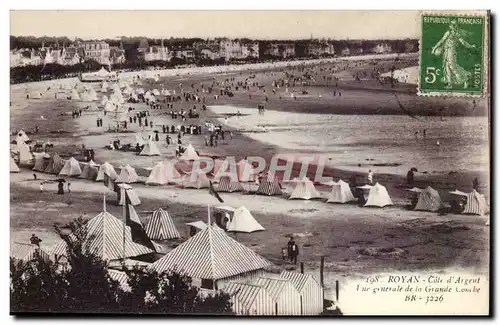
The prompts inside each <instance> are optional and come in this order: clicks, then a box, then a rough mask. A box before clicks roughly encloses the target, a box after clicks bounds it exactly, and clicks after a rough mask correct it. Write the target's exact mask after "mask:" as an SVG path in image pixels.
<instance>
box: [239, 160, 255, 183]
mask: <svg viewBox="0 0 500 325" xmlns="http://www.w3.org/2000/svg"><path fill="white" fill-rule="evenodd" d="M254 170H255V168H254V167H253V166H252V165H251V164H250V163H249V162H248V161H247V160H246V159H242V160H240V161H239V162H238V163H237V164H236V172H237V173H238V180H239V181H240V182H255V181H256V180H257V174H256V173H255V172H254Z"/></svg>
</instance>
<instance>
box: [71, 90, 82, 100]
mask: <svg viewBox="0 0 500 325" xmlns="http://www.w3.org/2000/svg"><path fill="white" fill-rule="evenodd" d="M71 99H72V100H81V98H80V95H78V92H77V91H76V89H73V90H72V91H71Z"/></svg>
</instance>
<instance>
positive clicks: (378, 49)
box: [372, 43, 392, 54]
mask: <svg viewBox="0 0 500 325" xmlns="http://www.w3.org/2000/svg"><path fill="white" fill-rule="evenodd" d="M372 52H373V53H377V54H384V53H391V52H392V46H391V45H390V44H387V43H381V44H377V45H376V46H375V47H374V48H373V50H372Z"/></svg>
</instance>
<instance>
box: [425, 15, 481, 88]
mask: <svg viewBox="0 0 500 325" xmlns="http://www.w3.org/2000/svg"><path fill="white" fill-rule="evenodd" d="M421 24H422V30H421V33H422V34H421V40H420V66H419V94H420V95H446V96H482V95H484V93H485V89H486V83H487V78H486V76H487V69H488V65H487V62H486V57H487V56H486V55H485V53H486V51H487V48H486V46H485V44H486V43H485V40H486V37H487V29H486V26H487V16H481V15H466V14H463V15H459V14H456V15H443V14H437V15H434V14H425V13H424V14H422V16H421Z"/></svg>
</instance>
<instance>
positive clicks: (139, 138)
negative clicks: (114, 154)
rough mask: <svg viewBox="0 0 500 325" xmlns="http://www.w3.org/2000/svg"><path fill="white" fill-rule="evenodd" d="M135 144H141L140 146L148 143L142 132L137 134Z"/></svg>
mask: <svg viewBox="0 0 500 325" xmlns="http://www.w3.org/2000/svg"><path fill="white" fill-rule="evenodd" d="M134 143H135V144H139V145H140V146H143V145H145V144H146V141H145V140H144V137H143V136H142V134H140V133H136V134H135V142H134Z"/></svg>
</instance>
